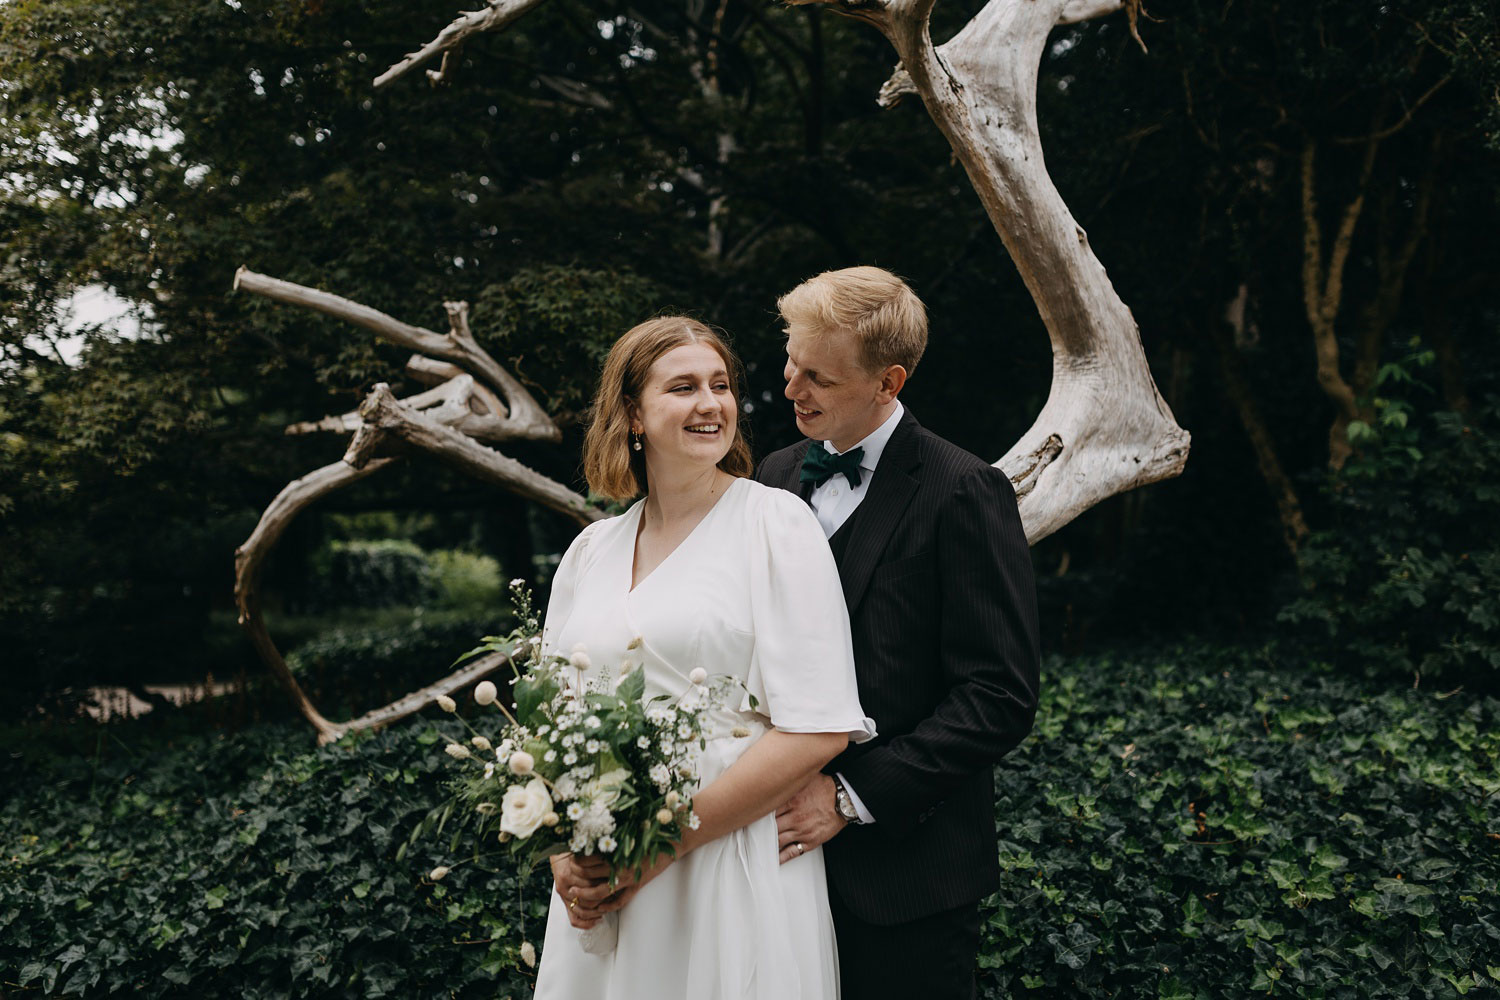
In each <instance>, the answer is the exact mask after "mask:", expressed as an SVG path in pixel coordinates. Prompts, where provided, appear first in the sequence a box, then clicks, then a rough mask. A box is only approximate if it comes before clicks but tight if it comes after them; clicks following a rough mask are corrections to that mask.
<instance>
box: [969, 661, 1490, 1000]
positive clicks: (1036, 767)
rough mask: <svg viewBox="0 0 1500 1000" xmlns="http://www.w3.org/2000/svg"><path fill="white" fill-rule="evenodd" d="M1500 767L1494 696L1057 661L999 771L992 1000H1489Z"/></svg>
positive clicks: (1276, 667) (1293, 675)
mask: <svg viewBox="0 0 1500 1000" xmlns="http://www.w3.org/2000/svg"><path fill="white" fill-rule="evenodd" d="M1497 759H1500V702H1496V701H1495V700H1494V699H1486V700H1482V701H1479V700H1474V699H1467V698H1466V699H1460V698H1451V699H1447V700H1444V699H1443V698H1442V696H1440V695H1436V694H1433V693H1427V692H1421V691H1410V690H1403V691H1381V690H1379V689H1378V688H1372V686H1371V684H1370V683H1369V682H1363V681H1356V680H1352V679H1349V678H1346V677H1340V676H1327V675H1323V674H1318V673H1315V672H1310V671H1309V670H1308V668H1307V666H1306V664H1304V663H1299V662H1279V663H1271V662H1262V663H1256V662H1254V661H1253V660H1252V658H1251V657H1250V656H1247V655H1245V654H1237V653H1234V652H1233V651H1231V652H1230V654H1229V655H1226V654H1224V653H1222V652H1217V651H1215V650H1211V649H1201V650H1194V651H1184V650H1180V649H1179V650H1173V651H1171V652H1169V653H1167V654H1164V655H1163V656H1161V657H1160V658H1156V659H1145V658H1142V659H1137V660H1134V661H1127V662H1120V661H1116V660H1111V659H1107V658H1100V659H1094V660H1088V661H1083V662H1078V663H1073V664H1067V665H1064V664H1061V663H1057V662H1055V661H1054V662H1052V663H1050V664H1049V665H1048V669H1047V670H1046V671H1045V672H1044V674H1043V701H1042V708H1041V712H1040V714H1039V716H1038V721H1037V726H1036V731H1035V733H1034V734H1033V736H1032V737H1031V738H1030V739H1028V740H1027V741H1026V742H1025V743H1024V744H1023V745H1022V746H1021V747H1020V748H1019V749H1018V750H1016V751H1015V752H1014V753H1013V754H1011V756H1010V757H1009V758H1007V760H1006V761H1005V762H1004V763H1003V765H1002V766H1001V767H1000V768H999V769H998V771H997V803H996V806H997V816H998V823H999V831H1000V862H1001V867H1002V869H1003V876H1002V886H1001V890H1000V892H999V894H998V895H997V896H996V897H994V898H993V899H992V900H991V901H990V908H989V910H988V925H987V930H986V941H985V946H984V949H983V959H982V961H983V964H984V965H985V966H986V967H988V968H989V969H990V970H991V971H990V972H989V973H988V976H987V977H986V981H985V995H986V996H989V997H1004V996H1011V995H1014V996H1038V997H1058V996H1065V997H1130V998H1142V1000H1145V998H1152V1000H1156V998H1165V997H1174V998H1182V1000H1199V998H1224V1000H1239V998H1243V997H1248V996H1253V995H1259V994H1265V993H1271V994H1281V995H1293V996H1301V997H1327V998H1348V1000H1368V998H1381V997H1448V996H1458V995H1460V994H1462V993H1466V992H1467V993H1469V994H1470V995H1480V994H1485V995H1491V996H1493V995H1494V992H1493V991H1494V990H1495V989H1496V984H1497V982H1500V916H1497V912H1500V891H1497V888H1496V887H1497V886H1500V851H1497V850H1496V842H1495V840H1494V839H1493V838H1494V834H1495V831H1496V830H1497V829H1500V772H1497V769H1496V761H1497ZM1486 991H1489V992H1488V993H1486Z"/></svg>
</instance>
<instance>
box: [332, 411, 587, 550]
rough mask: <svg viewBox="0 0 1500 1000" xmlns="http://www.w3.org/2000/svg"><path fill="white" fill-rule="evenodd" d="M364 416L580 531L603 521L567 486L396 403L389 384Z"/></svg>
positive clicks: (382, 429) (375, 425) (372, 424)
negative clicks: (547, 510) (569, 521)
mask: <svg viewBox="0 0 1500 1000" xmlns="http://www.w3.org/2000/svg"><path fill="white" fill-rule="evenodd" d="M359 415H360V418H361V419H362V420H363V421H364V424H365V426H366V427H369V428H372V429H374V430H376V431H378V432H380V433H381V434H389V435H393V436H395V437H398V438H400V439H402V440H403V441H406V442H407V443H408V444H410V445H412V446H414V447H416V448H418V449H420V450H422V451H425V452H428V453H429V454H432V455H434V456H436V457H437V458H440V459H442V460H443V461H445V462H448V463H449V464H451V465H454V466H456V467H457V468H459V469H461V470H462V471H464V472H466V473H468V474H469V475H471V476H474V477H475V478H476V479H482V480H484V481H486V482H490V483H494V484H495V485H497V486H502V487H504V488H505V489H508V490H510V491H511V492H513V493H517V494H519V495H521V496H523V497H525V498H526V499H528V500H532V501H535V502H536V503H540V504H542V505H543V506H546V507H550V508H552V509H553V510H555V511H558V512H560V513H563V514H567V515H568V516H569V517H571V518H573V519H574V520H575V521H577V522H578V523H579V524H580V525H588V524H590V523H591V522H593V521H596V520H598V519H599V518H600V517H602V516H603V514H602V512H601V511H600V510H599V509H598V508H596V507H592V506H590V505H589V502H588V500H587V499H586V498H584V497H583V496H580V495H579V494H578V493H575V492H574V491H572V490H570V489H568V488H567V487H566V486H564V485H563V484H562V483H559V482H557V481H556V480H553V479H548V478H547V477H546V476H544V475H542V474H541V473H539V472H536V471H534V470H532V469H530V468H528V467H527V466H525V465H523V464H521V463H520V462H517V461H516V460H515V459H513V458H508V457H507V456H505V455H502V454H500V453H499V452H497V451H494V450H493V449H490V448H486V447H485V446H484V445H482V444H480V443H478V442H477V441H475V440H473V439H472V438H470V437H468V436H467V435H465V434H464V433H462V432H461V431H459V430H457V429H455V428H454V427H451V426H449V425H447V424H445V423H443V422H442V420H441V419H438V418H435V417H433V416H429V415H428V414H427V413H421V412H418V411H416V410H414V409H412V408H411V407H410V406H408V405H407V404H405V403H403V402H402V401H401V400H399V399H397V398H396V396H395V394H394V393H392V392H391V388H390V386H388V385H386V384H385V383H384V382H381V383H379V384H377V385H376V386H375V388H374V389H372V390H371V391H370V394H369V395H368V396H366V397H365V401H364V402H363V403H362V404H360V407H359ZM346 460H347V459H346Z"/></svg>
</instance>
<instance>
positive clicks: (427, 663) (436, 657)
mask: <svg viewBox="0 0 1500 1000" xmlns="http://www.w3.org/2000/svg"><path fill="white" fill-rule="evenodd" d="M508 621H509V609H508V607H507V606H506V605H505V604H504V603H503V602H502V601H497V603H496V605H495V606H494V609H493V612H492V614H491V615H490V616H488V617H484V618H478V617H469V616H433V615H422V616H419V617H415V618H413V619H412V620H411V621H410V622H407V623H405V624H402V625H392V626H387V627H384V628H376V629H370V628H348V629H344V628H336V629H334V630H332V631H330V632H326V633H324V634H323V635H321V636H319V637H318V638H317V639H313V640H311V641H309V642H305V643H303V644H301V645H300V646H298V647H297V648H296V649H294V650H292V652H291V653H289V654H288V655H287V664H288V665H289V666H290V667H291V668H292V671H293V672H294V673H296V674H297V675H298V677H299V679H300V681H301V683H303V685H304V687H306V688H307V689H308V693H309V695H310V696H311V697H312V698H313V700H314V701H315V702H317V703H318V704H319V705H324V706H326V708H327V709H330V710H331V709H335V708H336V707H337V706H339V705H341V704H342V705H343V706H344V707H345V709H346V710H348V711H354V712H358V711H363V710H365V709H367V708H373V707H374V706H376V705H382V704H385V703H386V702H389V701H390V700H391V699H393V698H397V697H399V696H401V695H403V694H406V693H407V692H409V691H413V690H415V689H416V688H419V687H422V686H423V685H426V684H431V683H432V682H433V681H435V680H437V679H438V678H440V677H442V676H443V675H444V674H446V673H448V672H449V671H451V670H452V669H453V662H454V661H455V660H457V659H458V658H459V657H460V656H461V655H463V654H464V653H466V652H468V651H469V650H471V649H473V648H474V645H475V643H476V642H477V641H478V640H479V637H480V636H483V635H490V634H494V633H496V632H501V631H504V628H503V627H502V625H504V624H505V623H507V622H508Z"/></svg>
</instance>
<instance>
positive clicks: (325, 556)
mask: <svg viewBox="0 0 1500 1000" xmlns="http://www.w3.org/2000/svg"><path fill="white" fill-rule="evenodd" d="M313 574H314V576H313V580H312V581H311V583H310V587H309V594H308V601H307V604H308V609H309V610H312V611H323V610H327V609H329V608H346V607H363V608H389V607H398V606H410V605H421V604H425V603H427V602H428V600H430V599H431V597H432V596H433V592H434V587H433V581H432V570H431V568H430V567H429V566H428V562H427V553H425V552H423V551H422V549H421V548H420V547H419V546H418V545H416V544H415V543H413V542H409V541H406V540H405V539H400V538H382V539H378V540H375V541H362V540H356V541H348V542H345V541H333V542H330V543H329V544H328V546H327V547H326V548H325V549H323V550H322V551H320V552H319V553H318V554H317V555H316V556H315V557H314V559H313Z"/></svg>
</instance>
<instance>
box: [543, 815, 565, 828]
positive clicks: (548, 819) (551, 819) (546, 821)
mask: <svg viewBox="0 0 1500 1000" xmlns="http://www.w3.org/2000/svg"><path fill="white" fill-rule="evenodd" d="M561 821H562V817H561V816H559V815H558V814H557V813H555V812H549V813H547V814H546V815H545V816H543V817H542V825H543V826H556V825H557V824H558V823H559V822H561Z"/></svg>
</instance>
